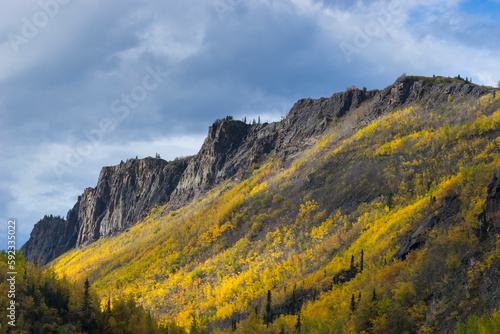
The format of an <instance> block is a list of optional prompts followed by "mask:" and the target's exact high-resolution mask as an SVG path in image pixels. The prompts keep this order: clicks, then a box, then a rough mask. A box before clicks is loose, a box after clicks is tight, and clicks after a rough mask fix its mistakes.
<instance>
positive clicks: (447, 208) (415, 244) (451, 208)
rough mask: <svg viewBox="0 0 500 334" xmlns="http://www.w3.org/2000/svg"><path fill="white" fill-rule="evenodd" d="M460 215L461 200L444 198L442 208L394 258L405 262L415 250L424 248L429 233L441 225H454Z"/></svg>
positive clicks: (415, 233)
mask: <svg viewBox="0 0 500 334" xmlns="http://www.w3.org/2000/svg"><path fill="white" fill-rule="evenodd" d="M459 213H460V200H459V199H458V197H457V196H449V197H445V198H443V201H442V204H441V207H439V208H438V209H437V210H436V211H435V212H432V213H431V214H429V215H428V216H427V217H426V218H425V219H424V220H422V222H421V223H420V226H419V227H418V228H417V230H416V231H415V232H413V233H412V234H411V236H410V237H408V238H407V240H406V241H405V243H404V244H403V245H402V246H401V247H400V248H399V249H398V251H397V252H396V254H395V255H394V258H396V259H398V260H405V259H406V256H407V255H408V254H409V253H410V252H411V251H412V250H415V249H418V248H420V247H422V246H423V245H424V244H425V242H426V240H427V238H428V234H429V232H430V231H431V230H432V229H433V228H435V227H436V226H438V225H440V224H452V223H454V222H456V220H457V219H459Z"/></svg>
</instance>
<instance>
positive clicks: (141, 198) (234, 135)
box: [22, 76, 487, 264]
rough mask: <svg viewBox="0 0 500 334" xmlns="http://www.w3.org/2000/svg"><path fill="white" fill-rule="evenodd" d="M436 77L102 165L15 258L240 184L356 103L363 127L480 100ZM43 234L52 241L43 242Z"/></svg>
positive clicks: (215, 130)
mask: <svg viewBox="0 0 500 334" xmlns="http://www.w3.org/2000/svg"><path fill="white" fill-rule="evenodd" d="M442 80H443V81H444V83H441V84H437V85H434V84H432V82H431V81H429V79H426V78H422V77H405V76H403V77H401V78H399V79H398V80H397V81H396V82H395V83H394V85H392V86H389V87H387V88H385V89H384V90H382V91H378V90H373V91H367V90H366V89H363V90H359V89H352V88H351V89H348V90H347V91H346V92H340V93H336V94H334V95H333V96H332V97H330V98H328V99H327V98H322V99H319V100H313V99H303V100H300V101H298V102H297V103H296V104H295V105H294V106H293V108H292V109H291V111H290V113H289V114H288V115H287V117H286V118H285V119H284V120H283V121H281V122H276V123H271V124H267V123H266V124H254V125H248V124H246V123H243V122H240V121H235V120H232V119H231V120H219V121H217V122H215V123H214V124H213V125H212V126H210V128H209V131H208V135H207V138H206V139H205V142H204V143H203V145H202V147H201V149H200V151H199V153H198V154H197V155H195V156H193V157H190V158H185V159H179V160H176V161H174V162H166V161H164V160H162V159H158V158H157V159H153V158H146V159H143V160H140V159H130V160H128V161H127V163H122V164H120V165H118V166H112V167H104V168H103V169H102V171H101V173H100V175H99V179H98V182H97V186H96V187H95V188H87V189H86V190H85V191H84V193H83V194H82V195H81V196H79V197H78V201H77V203H76V204H75V206H74V207H73V209H71V210H70V211H69V212H68V214H67V218H66V221H65V222H61V221H57V222H54V223H53V226H48V225H50V222H47V221H46V220H42V221H40V223H38V224H37V225H35V228H34V229H33V232H32V233H31V236H30V239H29V240H28V242H27V243H26V244H25V245H24V246H23V248H22V249H23V253H24V255H25V256H26V258H27V259H28V260H30V261H33V262H36V261H37V260H39V259H40V260H41V262H42V263H43V264H46V263H48V262H50V261H52V260H53V259H55V258H57V257H58V256H59V255H61V254H63V253H64V252H66V251H68V250H70V249H72V248H82V247H85V246H86V245H88V244H90V243H92V242H94V241H96V240H98V239H100V238H102V237H108V236H112V235H115V234H116V233H120V232H123V231H125V230H126V229H127V228H129V227H131V226H133V225H134V224H136V223H137V222H138V221H139V220H140V219H141V218H142V217H143V216H144V214H145V213H147V212H148V211H150V210H151V209H152V208H153V207H155V206H156V205H160V204H166V203H168V208H169V210H170V209H172V210H175V209H179V208H181V207H183V206H185V205H187V204H189V203H190V202H191V201H192V200H193V199H195V198H198V197H200V196H203V194H205V193H206V192H207V191H208V190H210V189H212V188H213V187H214V186H216V185H218V184H220V183H221V182H223V181H224V180H226V179H229V178H231V177H235V178H236V179H237V180H241V179H243V178H244V177H245V176H246V175H247V174H248V172H249V171H250V170H251V168H252V165H253V164H258V163H259V162H260V161H263V160H264V159H266V158H269V157H274V158H278V159H281V160H282V161H284V162H287V161H290V160H292V159H293V158H294V157H296V155H297V154H299V153H300V152H303V151H304V150H306V149H308V148H310V147H312V145H314V142H315V141H316V140H317V139H318V138H319V136H321V135H322V134H323V133H324V132H325V130H326V129H327V128H328V127H329V124H331V122H332V121H333V120H334V119H338V118H341V117H343V116H344V115H345V114H346V113H348V112H349V111H350V110H354V109H356V108H358V107H360V106H361V105H362V104H363V105H364V106H365V107H367V108H369V112H368V113H367V115H364V117H365V122H369V121H371V120H372V119H375V118H376V117H379V116H380V115H383V114H385V113H387V112H388V111H390V110H392V109H394V108H396V107H398V106H402V105H405V104H407V105H411V104H415V103H422V104H424V105H425V106H426V107H427V108H432V107H436V106H439V105H442V104H443V103H446V102H447V99H448V97H449V96H451V97H453V98H463V97H465V96H471V97H480V96H481V95H484V94H485V93H486V92H487V90H484V89H483V88H481V87H479V86H476V85H472V84H468V83H465V82H463V81H460V80H453V79H450V80H446V79H444V78H443V79H442ZM42 225H43V227H42ZM49 231H50V232H49ZM47 233H50V234H48V235H52V236H53V237H51V238H47ZM39 244H43V246H42V247H40V246H38V245H39Z"/></svg>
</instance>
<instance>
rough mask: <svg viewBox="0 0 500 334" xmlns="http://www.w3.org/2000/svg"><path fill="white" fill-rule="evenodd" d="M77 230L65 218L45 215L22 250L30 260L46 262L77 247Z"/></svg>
mask: <svg viewBox="0 0 500 334" xmlns="http://www.w3.org/2000/svg"><path fill="white" fill-rule="evenodd" d="M77 232H78V231H77V230H76V229H75V226H74V225H72V224H68V222H67V221H66V220H65V219H63V218H61V217H53V216H45V217H43V218H42V219H41V220H40V221H39V222H38V223H36V225H35V227H34V228H33V230H32V231H31V235H30V239H29V241H28V242H27V243H26V244H24V246H23V247H22V252H23V254H24V255H25V256H26V257H27V259H28V260H31V261H38V260H40V261H41V263H43V264H45V263H47V262H49V261H51V260H52V259H55V258H56V257H58V256H59V255H61V254H63V253H65V252H67V251H69V250H70V249H72V248H73V247H75V244H76V238H77V235H78V233H77Z"/></svg>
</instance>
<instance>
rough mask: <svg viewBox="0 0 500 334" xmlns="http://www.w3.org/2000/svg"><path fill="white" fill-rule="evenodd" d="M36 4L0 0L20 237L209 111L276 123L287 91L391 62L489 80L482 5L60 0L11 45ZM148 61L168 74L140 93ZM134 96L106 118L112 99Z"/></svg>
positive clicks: (8, 198)
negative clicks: (69, 161)
mask: <svg viewBox="0 0 500 334" xmlns="http://www.w3.org/2000/svg"><path fill="white" fill-rule="evenodd" d="M54 1H56V0H42V2H43V3H54ZM61 3H62V1H61ZM478 3H480V4H478ZM41 11H43V9H42V7H41V6H40V5H39V3H38V2H9V3H8V4H5V6H4V7H3V10H2V12H1V13H0V118H1V119H0V143H1V144H0V145H1V146H0V147H1V151H0V154H1V156H2V159H3V161H4V163H3V165H2V166H0V172H2V176H4V178H3V179H2V181H1V183H0V187H1V189H0V199H1V200H2V202H1V204H0V213H1V215H2V217H4V219H7V218H8V217H9V216H14V217H15V216H16V215H17V216H18V217H19V218H20V219H22V220H23V223H24V224H25V225H24V226H26V227H25V230H24V231H23V238H24V239H26V238H27V233H28V232H27V231H28V230H29V229H30V228H31V226H32V224H33V223H35V221H36V220H37V219H39V218H41V217H42V216H43V215H44V214H45V213H49V214H50V213H54V214H65V213H66V212H67V210H68V209H69V208H70V207H71V206H72V205H73V203H74V202H75V200H76V196H77V195H78V194H80V193H81V192H82V191H83V189H84V188H85V187H87V186H93V185H95V182H96V181H97V175H98V173H99V170H100V168H101V167H102V166H103V165H113V164H117V163H119V162H120V160H124V159H127V158H130V157H134V156H135V155H138V156H139V157H143V156H146V155H153V154H154V153H156V152H158V153H160V154H161V155H162V157H168V158H173V157H175V156H180V155H187V154H193V153H195V152H196V151H197V149H198V148H199V146H200V145H201V142H202V139H203V137H204V136H205V135H206V131H207V127H208V126H209V125H210V124H211V123H212V121H213V120H214V119H217V118H220V117H224V116H226V115H233V116H235V117H236V118H242V117H244V116H246V117H247V119H248V120H251V119H253V118H257V117H259V116H260V117H261V120H262V121H267V120H269V121H272V120H278V119H279V118H280V117H281V116H282V115H284V114H285V113H286V112H287V111H288V110H289V109H290V108H291V107H292V105H293V103H294V102H295V101H296V100H298V99H300V98H304V97H313V98H318V97H321V96H330V95H331V94H332V93H334V92H336V91H340V90H344V89H345V88H346V87H348V86H351V85H353V84H355V85H357V86H360V87H361V86H366V87H368V88H370V89H372V88H383V87H384V86H387V85H389V84H391V83H392V82H393V81H394V79H395V78H397V77H398V76H399V75H401V74H402V73H403V72H406V73H408V74H422V75H432V74H436V75H438V74H440V75H450V76H455V75H457V74H461V75H462V76H464V77H465V76H468V77H472V78H473V80H474V82H477V83H480V84H489V85H496V82H497V81H498V79H500V67H499V62H498V59H500V57H499V56H500V54H499V53H500V46H499V45H498V43H495V42H496V40H495V36H498V35H499V33H500V23H499V21H498V19H497V18H498V13H499V12H500V5H499V4H498V2H492V1H482V2H470V1H460V0H447V1H438V0H426V1H417V0H410V1H402V0H400V1H398V0H392V1H389V0H387V1H340V0H335V1H334V0H323V1H320V0H256V1H248V0H237V1H235V0H193V1H189V2H187V1H180V0H176V1H168V2H165V1H158V0H152V1H132V0H125V1H118V0H110V1H106V2H102V1H97V0H89V1H85V2H82V1H69V2H68V4H67V5H64V6H63V5H61V6H60V7H59V10H58V12H57V14H55V15H53V16H51V15H49V16H50V19H49V20H48V21H47V23H46V24H43V25H41V26H40V27H37V29H38V32H37V33H36V34H35V35H34V36H33V37H30V38H27V41H28V42H27V43H22V44H19V45H18V49H19V50H18V52H15V49H14V48H13V46H12V40H11V39H9V36H12V35H9V34H10V33H15V34H17V35H19V36H23V29H25V30H26V29H27V28H26V27H25V25H26V24H27V23H26V20H28V21H30V22H31V23H32V24H33V22H35V20H36V15H39V16H40V15H41V14H38V13H40V12H41ZM40 17H41V16H40ZM39 23H40V22H39ZM28 30H29V29H28ZM23 37H24V36H23ZM342 46H344V47H345V46H349V47H350V49H348V51H350V53H349V52H348V53H347V56H346V51H345V48H344V49H343V48H342ZM157 66H159V67H160V68H161V71H162V72H165V73H168V75H166V76H165V77H163V78H162V81H161V82H160V83H159V84H158V86H157V87H155V88H154V89H152V90H146V91H145V92H146V95H144V99H143V98H142V97H140V96H139V95H137V94H138V93H141V92H143V91H144V89H142V90H141V87H144V80H145V78H146V76H147V75H148V73H149V72H148V68H149V69H156V68H157ZM134 92H135V93H136V94H135V96H136V97H137V98H139V100H140V101H135V100H133V101H132V102H133V103H134V105H135V103H136V102H137V105H136V106H135V107H134V108H132V107H128V109H129V113H128V114H127V117H124V118H119V116H120V114H119V113H116V112H115V111H116V108H114V107H113V106H115V107H116V106H117V105H116V104H114V102H115V101H116V100H118V101H119V103H120V106H121V107H123V106H125V104H124V103H125V102H123V101H124V100H123V99H124V96H125V97H127V96H129V97H130V96H133V94H134ZM104 119H111V120H112V121H114V125H115V127H114V129H113V130H112V131H109V132H107V133H105V134H104V135H103V136H102V138H101V139H99V145H96V146H95V147H94V148H93V150H92V154H90V155H89V156H88V157H85V159H83V161H82V162H81V163H80V164H79V165H78V166H77V167H75V168H72V169H71V171H70V172H69V173H68V174H65V177H64V179H63V181H62V182H61V181H60V180H59V179H58V178H57V175H55V173H54V172H53V166H52V164H53V162H54V161H55V162H58V161H64V158H65V155H66V154H67V153H68V150H71V149H75V147H78V144H79V143H80V142H82V141H85V140H88V133H89V132H92V131H93V130H95V129H99V126H100V124H101V122H102V121H103V120H104ZM68 147H69V149H68Z"/></svg>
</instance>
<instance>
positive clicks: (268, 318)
mask: <svg viewBox="0 0 500 334" xmlns="http://www.w3.org/2000/svg"><path fill="white" fill-rule="evenodd" d="M272 322H273V312H272V309H271V290H267V302H266V309H265V313H264V324H266V325H267V327H269V324H270V323H272Z"/></svg>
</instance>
